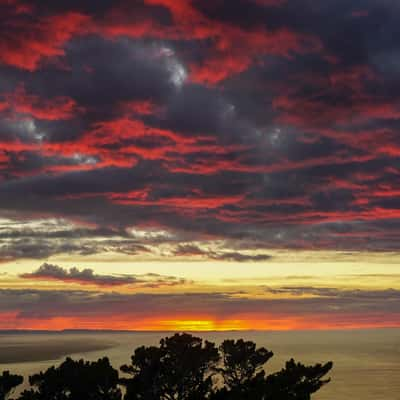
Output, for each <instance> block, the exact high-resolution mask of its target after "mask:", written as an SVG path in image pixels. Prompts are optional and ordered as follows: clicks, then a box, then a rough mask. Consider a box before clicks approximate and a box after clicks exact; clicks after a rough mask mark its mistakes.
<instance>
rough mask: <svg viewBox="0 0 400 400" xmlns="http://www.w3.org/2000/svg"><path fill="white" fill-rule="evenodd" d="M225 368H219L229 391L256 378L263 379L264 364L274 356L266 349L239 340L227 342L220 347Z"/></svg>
mask: <svg viewBox="0 0 400 400" xmlns="http://www.w3.org/2000/svg"><path fill="white" fill-rule="evenodd" d="M219 349H220V351H221V353H222V362H223V366H222V367H221V368H218V372H219V373H221V375H222V377H223V379H224V383H225V385H226V386H227V388H228V389H233V388H235V387H238V386H241V385H244V384H246V383H248V382H249V381H251V380H254V379H255V378H259V377H263V376H264V374H265V372H264V370H263V366H264V364H265V363H266V362H267V361H268V360H269V359H270V358H271V357H272V356H273V355H274V353H272V351H268V350H267V349H265V348H264V347H261V348H258V349H257V348H256V344H255V343H254V342H250V341H244V340H243V339H239V340H237V341H234V340H225V341H224V342H223V343H222V344H221V346H220V347H219Z"/></svg>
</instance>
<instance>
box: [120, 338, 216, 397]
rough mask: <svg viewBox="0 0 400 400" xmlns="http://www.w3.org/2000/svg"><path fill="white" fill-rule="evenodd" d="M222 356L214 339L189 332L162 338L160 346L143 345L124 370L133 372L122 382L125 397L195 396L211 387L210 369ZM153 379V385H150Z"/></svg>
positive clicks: (205, 395)
mask: <svg viewBox="0 0 400 400" xmlns="http://www.w3.org/2000/svg"><path fill="white" fill-rule="evenodd" d="M219 358H220V356H219V354H218V349H217V348H216V347H215V344H214V343H210V342H207V341H205V343H204V344H203V340H202V339H201V338H196V337H194V336H192V335H188V334H181V335H180V334H176V335H174V336H172V337H169V338H165V339H162V340H161V342H160V347H140V348H139V349H136V351H135V354H134V355H133V356H132V364H131V365H130V366H123V367H121V370H122V371H123V372H125V373H129V374H130V375H132V378H131V379H125V380H123V381H122V382H123V383H124V384H125V385H126V388H127V393H126V396H125V398H126V399H127V400H131V399H149V400H150V399H162V400H174V399H176V400H195V399H199V400H200V399H205V398H207V397H208V396H209V395H210V393H211V391H212V386H213V382H212V375H211V373H210V372H211V371H212V370H213V368H214V367H215V366H216V363H217V362H218V360H219ZM149 382H152V385H149Z"/></svg>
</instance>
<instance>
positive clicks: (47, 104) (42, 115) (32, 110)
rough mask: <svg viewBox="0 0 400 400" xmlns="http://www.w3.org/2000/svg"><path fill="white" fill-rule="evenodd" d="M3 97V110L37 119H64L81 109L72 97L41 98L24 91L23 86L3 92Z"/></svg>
mask: <svg viewBox="0 0 400 400" xmlns="http://www.w3.org/2000/svg"><path fill="white" fill-rule="evenodd" d="M4 97H5V99H6V102H5V103H3V104H4V106H3V110H6V109H9V110H10V112H11V113H18V114H27V115H30V116H32V117H34V118H37V119H43V120H66V119H71V118H73V117H74V116H75V114H76V113H77V112H79V111H82V108H81V107H78V105H77V104H76V102H75V101H74V100H73V99H70V98H68V97H56V98H53V99H42V98H40V97H39V96H36V95H33V94H28V93H26V91H25V88H24V87H23V86H19V87H18V89H17V90H16V91H15V92H14V93H10V94H5V95H4ZM0 110H1V108H0Z"/></svg>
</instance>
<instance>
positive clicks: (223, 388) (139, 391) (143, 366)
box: [0, 333, 332, 400]
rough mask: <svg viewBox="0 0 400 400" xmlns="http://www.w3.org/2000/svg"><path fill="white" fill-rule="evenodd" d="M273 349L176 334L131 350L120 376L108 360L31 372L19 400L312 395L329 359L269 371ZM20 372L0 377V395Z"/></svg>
mask: <svg viewBox="0 0 400 400" xmlns="http://www.w3.org/2000/svg"><path fill="white" fill-rule="evenodd" d="M272 356H273V353H272V352H271V351H269V350H267V349H265V348H264V347H260V348H257V346H256V344H255V343H254V342H251V341H244V340H243V339H239V340H236V341H235V340H225V341H224V342H223V343H222V344H221V345H220V346H219V347H217V346H216V345H215V343H212V342H209V341H207V340H203V339H201V338H199V337H195V336H192V335H190V334H186V333H183V334H175V335H173V336H171V337H166V338H164V339H162V340H161V341H160V344H159V346H141V347H138V348H137V349H135V351H134V353H133V355H132V356H131V363H130V364H129V365H123V366H122V367H121V372H122V373H123V376H122V377H119V375H118V371H117V370H115V369H114V368H113V367H112V366H111V365H110V362H109V360H108V358H101V359H99V360H98V361H95V362H87V361H84V360H79V361H74V360H72V359H71V358H67V359H66V360H65V361H64V362H63V363H62V364H61V365H59V366H58V367H54V366H53V367H50V368H48V369H47V370H46V371H45V372H40V373H38V374H34V375H32V376H30V377H29V383H30V385H31V388H30V389H29V390H25V391H24V392H22V393H21V395H20V396H19V398H18V400H121V399H122V390H121V387H122V388H123V389H124V390H123V391H124V396H123V397H124V400H208V399H209V400H309V399H310V398H311V395H312V394H313V393H315V392H316V391H318V390H319V389H320V388H321V387H322V386H324V385H325V384H327V383H328V382H329V381H330V380H329V379H327V378H324V377H325V376H326V374H327V373H328V372H329V371H330V370H331V368H332V362H328V363H326V364H315V365H313V366H305V365H303V364H301V363H299V362H295V361H294V360H293V359H291V360H289V361H287V362H286V365H285V367H284V368H282V369H281V370H280V371H278V372H275V373H272V374H269V375H267V374H266V372H265V365H266V363H267V362H268V361H269V360H270V359H271V357H272ZM20 383H22V377H20V376H18V375H10V374H9V373H8V372H4V373H3V375H2V376H0V400H4V399H6V397H7V396H8V395H9V393H10V392H11V390H12V389H13V388H14V387H16V386H18V385H19V384H20Z"/></svg>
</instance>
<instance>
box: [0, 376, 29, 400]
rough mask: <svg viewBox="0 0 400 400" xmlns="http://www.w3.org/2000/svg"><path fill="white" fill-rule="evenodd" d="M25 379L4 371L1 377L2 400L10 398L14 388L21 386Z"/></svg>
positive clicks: (0, 395) (0, 398) (0, 397)
mask: <svg viewBox="0 0 400 400" xmlns="http://www.w3.org/2000/svg"><path fill="white" fill-rule="evenodd" d="M23 381H24V378H23V377H22V376H20V375H12V374H10V372H9V371H4V372H3V374H2V375H0V400H5V399H7V398H8V396H9V395H10V393H11V392H12V390H13V389H14V388H16V387H17V386H18V385H20V384H21V383H22V382H23Z"/></svg>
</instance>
